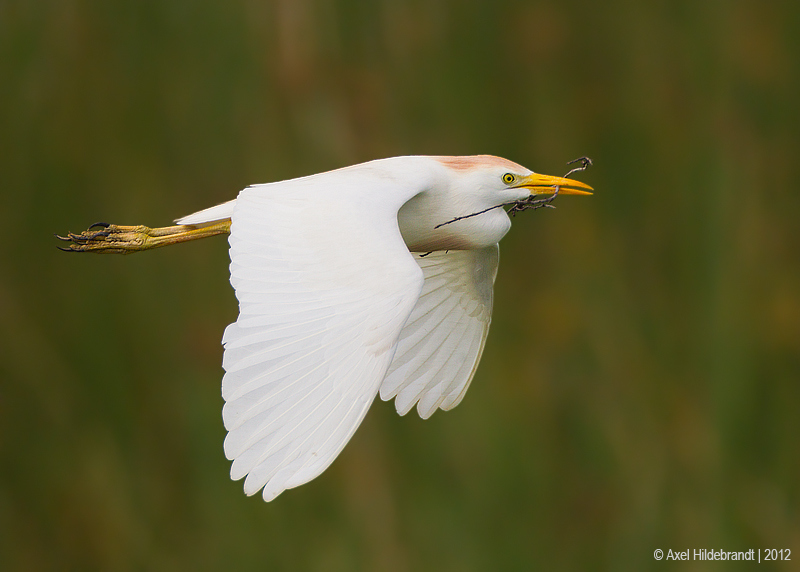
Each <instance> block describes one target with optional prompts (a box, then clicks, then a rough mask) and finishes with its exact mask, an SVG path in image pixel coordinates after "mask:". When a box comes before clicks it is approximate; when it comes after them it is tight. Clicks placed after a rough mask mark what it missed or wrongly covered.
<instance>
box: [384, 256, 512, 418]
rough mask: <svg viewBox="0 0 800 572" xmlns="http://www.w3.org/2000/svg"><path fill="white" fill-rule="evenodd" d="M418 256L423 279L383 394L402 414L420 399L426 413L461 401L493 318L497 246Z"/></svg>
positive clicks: (431, 413)
mask: <svg viewBox="0 0 800 572" xmlns="http://www.w3.org/2000/svg"><path fill="white" fill-rule="evenodd" d="M414 257H415V259H416V261H417V264H419V266H420V268H422V272H423V273H424V275H425V283H424V285H423V287H422V293H421V294H420V298H419V301H418V302H417V304H416V306H415V307H414V310H413V311H412V312H411V317H410V318H409V319H408V322H407V323H406V325H405V326H404V327H403V331H402V332H401V333H400V342H399V343H398V345H397V352H396V353H395V356H394V359H393V360H392V364H391V366H390V367H389V373H388V374H387V376H386V379H385V380H384V381H383V383H382V384H381V399H384V400H389V399H391V398H392V397H395V396H397V399H396V400H395V406H396V407H397V412H398V413H400V415H405V414H406V413H408V412H409V411H410V410H411V408H412V407H413V406H414V404H415V403H418V405H417V411H418V412H419V414H420V416H421V417H422V418H423V419H427V418H428V417H430V416H431V415H433V412H434V411H436V408H437V407H438V408H441V409H444V410H448V409H452V408H453V407H455V406H456V405H458V404H459V402H460V401H461V399H462V398H463V397H464V394H465V393H466V391H467V388H468V387H469V383H470V381H472V377H473V376H474V375H475V370H476V369H477V368H478V362H479V361H480V359H481V354H482V353H483V346H484V344H485V343H486V335H487V334H488V333H489V323H490V322H491V320H492V290H493V286H494V279H495V277H496V276H497V264H498V261H499V247H498V245H496V244H495V245H494V246H490V247H488V248H484V249H482V250H451V251H449V252H432V253H430V254H428V255H419V254H415V255H414Z"/></svg>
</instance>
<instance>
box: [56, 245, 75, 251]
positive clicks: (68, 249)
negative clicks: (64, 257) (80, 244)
mask: <svg viewBox="0 0 800 572" xmlns="http://www.w3.org/2000/svg"><path fill="white" fill-rule="evenodd" d="M56 248H57V249H59V250H63V251H64V252H80V250H75V249H74V248H72V247H67V248H64V247H63V246H56Z"/></svg>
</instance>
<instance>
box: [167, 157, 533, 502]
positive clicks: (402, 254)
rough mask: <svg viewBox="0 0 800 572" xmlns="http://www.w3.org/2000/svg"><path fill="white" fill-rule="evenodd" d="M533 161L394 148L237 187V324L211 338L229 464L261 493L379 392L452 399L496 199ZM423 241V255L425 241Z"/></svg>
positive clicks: (485, 278)
mask: <svg viewBox="0 0 800 572" xmlns="http://www.w3.org/2000/svg"><path fill="white" fill-rule="evenodd" d="M507 172H513V173H515V174H519V175H521V176H525V175H529V174H530V173H531V172H530V171H528V170H527V169H525V168H523V167H521V166H519V165H516V164H515V163H512V162H510V161H506V160H505V159H499V158H496V157H487V156H482V157H468V158H449V157H397V158H392V159H384V160H379V161H373V162H370V163H365V164H362V165H356V166H354V167H348V168H345V169H340V170H337V171H331V172H328V173H322V174H319V175H313V176H310V177H303V178H300V179H294V180H290V181H284V182H279V183H270V184H265V185H255V186H252V187H248V188H247V189H244V190H243V191H242V192H241V193H240V194H239V196H238V198H237V199H236V200H234V201H231V202H228V203H225V204H223V205H219V206H216V207H213V208H211V209H207V210H205V211H201V212H199V213H196V214H194V215H190V216H188V217H185V218H183V219H180V220H179V221H177V222H178V223H179V224H204V223H209V222H212V221H215V220H220V219H225V218H228V217H230V218H231V235H230V245H231V247H230V255H231V283H232V285H233V287H234V289H235V291H236V296H237V298H238V300H239V308H240V314H239V317H238V319H237V321H236V322H235V323H233V324H231V325H230V326H229V327H228V328H227V329H226V331H225V335H224V337H223V343H224V346H225V354H224V360H223V367H224V369H225V372H226V373H225V376H224V378H223V383H222V394H223V397H224V399H225V406H224V409H223V420H224V423H225V427H226V429H227V430H228V436H227V438H226V440H225V453H226V455H227V457H228V458H229V459H231V460H232V461H233V465H232V468H231V477H232V478H234V479H239V478H242V477H245V476H246V477H247V478H246V480H245V485H244V488H245V492H246V493H247V494H254V493H256V492H258V491H259V490H260V489H261V488H263V496H264V499H265V500H271V499H273V498H275V496H277V495H278V494H280V492H282V491H283V490H285V489H287V488H291V487H295V486H298V485H300V484H303V483H305V482H307V481H309V480H311V479H313V478H314V477H316V476H317V475H319V474H320V473H321V472H322V471H324V470H325V468H327V467H328V465H330V463H331V462H332V461H333V460H334V459H335V458H336V456H337V455H338V454H339V452H340V451H341V450H342V448H343V447H344V446H345V444H346V443H347V441H348V440H349V439H350V437H351V436H352V434H353V432H354V431H355V430H356V428H357V427H358V425H359V424H360V423H361V421H362V419H363V418H364V415H365V414H366V412H367V409H368V408H369V406H370V404H371V403H372V401H373V400H374V397H375V395H376V394H377V393H379V392H380V395H381V397H382V398H383V399H391V398H393V397H396V402H395V403H396V407H397V410H398V412H400V413H401V414H405V413H407V412H408V411H409V410H410V409H411V408H412V407H413V406H414V404H415V403H416V404H417V409H418V411H419V414H420V415H421V416H422V417H423V418H427V417H429V416H430V415H432V414H433V412H434V411H435V410H436V409H437V408H441V409H450V408H452V407H455V406H456V405H457V404H458V403H459V401H460V400H461V398H462V397H463V396H464V393H465V392H466V390H467V387H468V386H469V383H470V381H471V379H472V377H473V375H474V374H475V370H476V368H477V365H478V361H479V360H480V357H481V353H482V351H483V346H484V342H485V340H486V335H487V333H488V330H489V322H490V320H491V308H492V286H493V284H494V279H495V276H496V273H497V264H498V246H497V243H498V241H499V240H500V239H501V238H502V237H503V236H504V235H505V234H506V232H508V230H509V228H510V226H511V222H510V220H509V218H508V216H507V215H506V213H505V211H504V210H503V209H502V208H495V209H492V210H489V211H487V212H485V213H483V214H480V215H478V216H473V217H469V218H466V219H464V220H459V221H457V222H453V223H452V224H447V225H445V226H442V227H440V228H438V229H437V228H435V227H436V226H437V225H440V224H442V223H445V222H448V221H451V220H453V219H454V218H456V217H459V216H465V215H469V214H472V213H476V212H479V211H482V210H484V209H487V208H490V207H493V206H496V205H500V204H503V203H507V202H510V201H514V200H519V199H521V198H525V197H527V196H529V195H530V191H529V190H528V189H525V188H509V186H507V185H505V184H503V182H502V177H503V176H504V173H507ZM426 253H430V254H427V255H426Z"/></svg>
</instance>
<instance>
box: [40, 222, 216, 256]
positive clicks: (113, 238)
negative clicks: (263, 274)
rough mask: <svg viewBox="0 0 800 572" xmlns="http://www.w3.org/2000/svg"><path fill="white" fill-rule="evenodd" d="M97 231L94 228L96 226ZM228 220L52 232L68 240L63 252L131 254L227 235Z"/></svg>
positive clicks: (100, 226)
mask: <svg viewBox="0 0 800 572" xmlns="http://www.w3.org/2000/svg"><path fill="white" fill-rule="evenodd" d="M98 227H99V228H100V230H94V229H96V228H98ZM230 228H231V221H230V219H225V220H222V221H217V222H215V223H212V224H210V225H206V226H193V225H179V226H166V227H160V228H150V227H147V226H143V225H139V226H121V225H116V224H108V223H105V222H98V223H95V224H93V225H92V226H90V227H89V228H88V229H87V230H84V231H83V232H82V233H80V234H75V233H72V232H70V233H68V234H67V236H59V235H55V236H56V238H58V239H59V240H63V241H65V242H69V243H70V244H69V245H67V246H66V247H61V246H59V249H60V250H63V251H65V252H94V253H97V254H132V253H134V252H139V251H141V250H150V249H153V248H159V247H161V246H168V245H170V244H177V243H179V242H186V241H188V240H195V239H198V238H206V237H208V236H214V235H217V234H230Z"/></svg>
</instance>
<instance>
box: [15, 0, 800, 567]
mask: <svg viewBox="0 0 800 572" xmlns="http://www.w3.org/2000/svg"><path fill="white" fill-rule="evenodd" d="M476 153H491V154H496V155H501V156H504V157H507V158H509V159H512V160H514V161H517V162H519V163H522V164H524V165H526V166H528V167H530V168H532V169H534V170H536V171H540V172H545V173H549V174H553V175H561V174H563V173H564V172H566V170H567V167H566V166H565V162H566V161H568V160H570V159H573V158H575V157H578V156H580V155H589V156H590V157H592V158H593V159H594V161H595V166H594V167H593V168H592V169H590V170H589V171H587V172H586V173H584V174H583V175H582V176H581V177H580V178H581V179H582V180H584V181H586V182H588V183H589V184H591V185H593V186H594V187H595V188H596V189H597V193H596V194H595V195H594V196H593V197H591V198H572V197H564V198H560V199H558V200H557V202H556V204H557V205H558V209H557V210H555V211H553V210H541V211H536V212H533V213H524V214H523V215H520V216H518V217H517V218H516V219H515V224H514V228H513V229H512V231H511V232H510V233H509V235H508V236H507V237H506V238H505V239H504V241H503V248H502V257H501V258H502V263H501V265H500V274H499V277H498V281H497V286H496V306H495V313H494V322H493V326H492V332H491V334H490V336H489V341H488V344H487V346H486V352H485V354H484V358H483V363H482V365H481V367H480V369H479V371H478V374H477V376H476V378H475V380H474V382H473V384H472V387H471V389H470V391H469V393H468V394H467V397H466V398H465V400H464V401H463V402H462V404H461V405H460V406H459V407H458V408H456V409H455V410H453V411H452V412H448V413H443V412H439V413H436V414H435V415H434V416H433V417H432V418H431V419H430V420H428V421H422V420H420V419H419V418H418V417H417V416H416V413H414V414H411V415H408V416H407V417H405V418H401V417H399V416H397V415H396V413H395V412H394V407H393V404H387V403H383V402H380V401H379V402H377V403H376V404H375V406H374V407H373V409H372V411H371V412H370V413H369V415H368V417H367V419H366V421H365V422H364V424H363V425H362V427H361V429H360V430H359V431H358V432H357V433H356V435H355V437H354V438H353V440H352V441H351V443H350V444H349V445H348V446H347V448H346V449H345V451H344V452H343V454H342V455H341V456H340V458H339V459H338V460H337V461H336V462H335V463H334V464H333V465H332V466H331V468H330V469H329V470H328V471H326V472H325V473H324V474H323V475H322V476H321V477H320V478H318V479H316V480H315V481H313V482H311V483H310V484H307V485H305V486H303V487H301V488H298V489H295V490H292V491H289V492H286V493H284V494H283V495H281V496H280V497H279V498H278V499H277V500H276V501H275V502H273V503H270V504H265V503H264V502H262V501H261V500H260V498H259V497H255V498H247V497H245V496H244V495H243V494H242V490H241V483H234V482H232V481H230V480H229V478H228V470H229V464H228V462H227V461H226V460H225V458H224V456H223V453H222V440H223V437H224V430H223V427H222V421H221V415H220V408H221V406H222V399H221V397H220V391H219V385H220V379H221V376H222V370H221V367H220V364H221V358H222V348H221V346H220V344H219V341H220V338H221V336H222V331H223V328H224V327H225V325H226V324H228V323H229V322H231V321H233V320H234V319H235V317H236V311H237V307H236V300H235V298H234V296H233V292H232V290H231V288H230V286H229V284H228V270H227V265H228V259H227V243H226V241H225V240H224V239H222V238H218V239H209V240H207V241H201V242H198V243H192V244H188V245H183V246H180V247H175V248H169V249H165V250H160V251H155V252H152V253H146V254H141V255H137V256H132V257H113V256H111V257H93V256H88V255H87V256H77V255H67V254H63V253H61V252H59V251H58V250H56V248H55V247H56V244H57V242H56V240H55V239H54V238H53V237H52V233H53V232H60V233H64V232H66V231H70V230H71V231H80V230H83V229H84V228H86V227H87V226H88V225H89V224H91V223H93V222H95V221H96V220H105V221H110V222H115V223H118V224H148V225H151V226H163V225H167V224H169V223H170V222H171V220H172V219H174V218H177V217H179V216H182V215H185V214H188V213H191V212H193V211H196V210H199V209H201V208H205V207H207V206H210V205H213V204H216V203H219V202H223V201H227V200H230V199H232V198H234V197H235V196H236V193H237V192H238V190H239V189H240V188H242V187H244V186H246V185H248V184H251V183H259V182H268V181H274V180H280V179H285V178H291V177H295V176H300V175H306V174H310V173H314V172H319V171H324V170H327V169H332V168H336V167H340V166H344V165H348V164H352V163H357V162H361V161H366V160H369V159H374V158H379V157H385V156H392V155H403V154H452V155H460V154H476ZM798 157H800V4H798V3H797V2H764V1H756V0H751V1H744V0H743V1H738V0H728V1H721V0H720V1H652V2H636V1H633V0H608V1H606V2H589V1H580V0H558V1H556V0H543V1H531V2H522V1H510V0H505V1H498V0H482V1H481V0H472V1H461V2H456V1H444V0H383V1H372V2H366V1H365V2H346V1H341V0H302V1H300V0H284V1H279V2H257V1H255V0H250V1H248V0H235V1H228V2H212V1H208V0H205V1H189V0H175V1H164V0H116V1H114V2H103V1H99V0H97V1H90V0H58V1H55V0H52V1H48V0H2V1H0V189H2V190H1V191H0V213H2V225H0V226H1V227H2V228H1V230H0V233H2V234H1V235H0V237H1V238H2V249H0V269H2V270H0V459H1V461H0V565H2V568H3V569H4V570H52V569H65V570H67V569H72V570H143V569H146V570H267V569H270V570H342V571H347V570H458V571H461V570H531V569H541V570H642V569H653V570H660V569H667V568H669V569H671V570H672V569H696V570H707V569H709V568H711V567H714V568H715V569H723V568H729V567H730V568H734V567H733V566H725V565H721V564H716V565H714V564H710V563H699V562H694V563H692V562H690V563H688V564H687V565H685V566H683V567H682V566H680V565H678V564H675V563H667V562H656V561H655V560H654V559H653V551H654V550H655V549H656V548H661V549H663V550H667V549H669V548H672V549H687V548H688V549H692V548H708V549H711V548H714V549H725V550H747V549H749V548H755V549H758V548H762V549H763V548H779V549H780V548H790V549H792V551H793V552H792V557H793V560H794V562H796V561H797V560H798V559H800V498H799V497H800V487H799V483H800V415H799V414H798V410H800V193H799V192H798V189H800V167H798V165H800V161H799V160H798ZM794 562H789V563H786V562H785V563H783V565H778V566H774V569H787V570H788V569H790V568H791V565H792V564H794ZM762 566H763V568H764V569H770V567H769V566H767V565H763V564H762ZM795 566H796V564H795ZM794 569H797V568H796V567H795V568H794Z"/></svg>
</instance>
